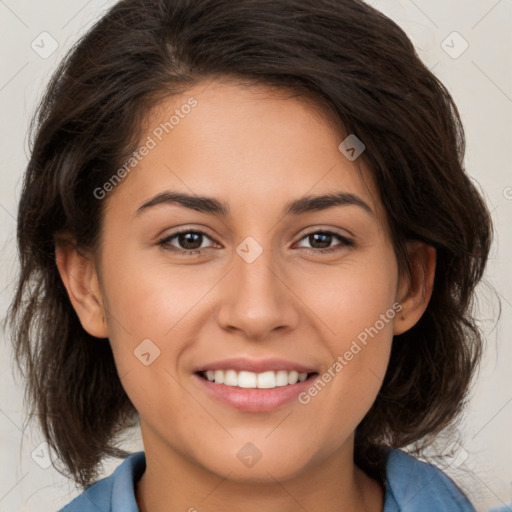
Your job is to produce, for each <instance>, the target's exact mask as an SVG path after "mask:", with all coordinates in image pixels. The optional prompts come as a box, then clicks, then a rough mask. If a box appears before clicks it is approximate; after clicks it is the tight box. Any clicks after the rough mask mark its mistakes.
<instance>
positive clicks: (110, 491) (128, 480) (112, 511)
mask: <svg viewBox="0 0 512 512" xmlns="http://www.w3.org/2000/svg"><path fill="white" fill-rule="evenodd" d="M145 468H146V457H145V454H144V452H137V453H134V454H132V455H130V456H129V457H127V458H126V459H125V460H124V461H123V462H122V463H121V464H120V465H119V466H118V467H117V468H116V470H115V471H114V472H113V473H112V474H111V475H110V476H109V477H106V478H103V479H101V480H99V481H97V482H96V483H94V484H93V485H91V486H90V487H88V488H87V489H86V490H85V491H84V492H82V494H80V495H78V496H77V497H76V498H75V499H74V500H73V501H71V502H70V503H68V504H67V505H66V506H65V507H64V508H62V509H60V510H59V512H98V510H101V512H117V511H118V510H122V511H123V512H138V508H137V503H136V500H135V482H136V481H137V480H138V479H139V478H140V476H141V475H142V473H143V472H144V470H145Z"/></svg>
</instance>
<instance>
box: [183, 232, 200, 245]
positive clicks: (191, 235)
mask: <svg viewBox="0 0 512 512" xmlns="http://www.w3.org/2000/svg"><path fill="white" fill-rule="evenodd" d="M194 238H195V244H196V245H194V240H193V239H194ZM200 238H201V235H200V234H199V233H182V234H180V238H179V240H180V245H181V246H182V247H183V248H184V249H198V248H199V247H201V243H199V245H197V240H198V239H200ZM191 239H192V240H191Z"/></svg>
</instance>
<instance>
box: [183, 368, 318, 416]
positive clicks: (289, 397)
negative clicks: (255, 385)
mask: <svg viewBox="0 0 512 512" xmlns="http://www.w3.org/2000/svg"><path fill="white" fill-rule="evenodd" d="M216 368H217V369H219V370H220V369H222V368H219V367H216ZM230 368H233V366H230ZM233 369H234V368H233ZM281 369H283V370H284V368H282V367H281ZM308 373H309V372H308ZM317 377H318V374H317V373H316V372H315V375H311V376H309V377H308V378H307V379H306V380H305V381H303V382H297V384H291V385H287V386H280V387H276V388H273V389H250V388H239V387H234V386H226V385H224V384H216V383H215V382H210V381H209V380H207V379H204V378H203V377H201V376H200V375H198V374H197V373H194V374H192V378H193V379H194V380H195V381H196V382H197V384H198V385H199V386H200V388H201V389H202V390H203V391H204V392H205V393H206V394H207V395H209V396H210V397H211V398H213V399H214V400H216V401H218V402H220V403H223V404H226V405H228V406H230V407H233V408H235V409H238V410H239V411H244V412H268V411H273V410H276V409H279V408H282V407H283V406H285V405H287V404H289V403H290V402H293V401H295V400H296V399H297V397H298V395H299V394H300V393H301V392H303V391H305V390H306V389H307V388H308V387H309V386H311V384H312V382H313V380H314V379H316V378H317Z"/></svg>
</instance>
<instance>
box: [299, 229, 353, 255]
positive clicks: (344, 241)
mask: <svg viewBox="0 0 512 512" xmlns="http://www.w3.org/2000/svg"><path fill="white" fill-rule="evenodd" d="M336 238H337V239H338V240H340V242H341V243H339V244H337V245H335V246H334V247H331V246H330V245H331V242H332V241H333V240H334V239H336ZM301 240H307V241H308V243H309V244H310V245H311V246H312V248H308V247H304V249H305V250H306V252H309V253H313V254H315V253H316V254H318V253H319V252H320V253H328V252H334V251H337V250H340V249H342V248H343V247H347V246H348V247H352V246H353V245H354V242H353V241H352V240H350V239H348V238H347V237H345V236H343V235H340V234H338V233H335V232H334V231H312V232H311V233H308V234H306V235H304V236H303V237H302V238H301ZM318 246H320V247H318Z"/></svg>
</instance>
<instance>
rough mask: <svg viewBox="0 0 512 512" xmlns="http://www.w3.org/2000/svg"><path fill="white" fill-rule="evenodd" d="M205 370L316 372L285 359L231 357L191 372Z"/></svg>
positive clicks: (313, 369) (314, 369)
mask: <svg viewBox="0 0 512 512" xmlns="http://www.w3.org/2000/svg"><path fill="white" fill-rule="evenodd" d="M207 370H235V371H237V372H241V371H246V372H253V373H263V372H268V371H275V372H277V371H278V370H286V371H288V372H292V371H296V372H297V373H314V372H318V370H317V369H316V368H311V367H309V366H305V365H303V364H300V363H296V362H293V361H287V360H286V359H279V358H267V359H249V358H246V357H232V358H228V359H222V360H218V361H214V362H211V363H207V364H205V365H203V366H199V367H197V368H196V369H195V370H193V372H194V373H198V372H203V371H207Z"/></svg>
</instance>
